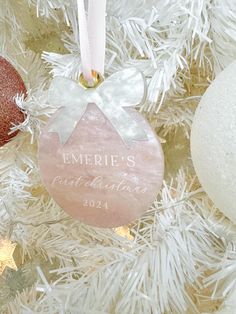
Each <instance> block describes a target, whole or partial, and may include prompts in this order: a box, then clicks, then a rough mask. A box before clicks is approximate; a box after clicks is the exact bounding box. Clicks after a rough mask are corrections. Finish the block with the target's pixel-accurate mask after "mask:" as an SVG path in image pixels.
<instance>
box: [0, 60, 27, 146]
mask: <svg viewBox="0 0 236 314" xmlns="http://www.w3.org/2000/svg"><path fill="white" fill-rule="evenodd" d="M26 92H27V90H26V87H25V84H24V82H23V80H22V78H21V76H20V75H19V73H18V72H17V71H16V70H15V68H14V67H13V66H12V65H11V64H10V63H9V62H8V61H7V60H6V59H4V58H3V57H1V56H0V146H3V145H4V144H6V143H7V142H9V140H10V139H11V138H13V137H14V136H16V134H17V133H18V132H14V133H11V134H9V132H10V131H11V127H12V126H13V125H17V124H20V123H22V122H23V121H24V119H25V116H24V113H23V112H22V111H21V110H20V109H19V108H18V107H17V105H16V102H15V97H16V95H17V94H18V95H21V94H24V95H26Z"/></svg>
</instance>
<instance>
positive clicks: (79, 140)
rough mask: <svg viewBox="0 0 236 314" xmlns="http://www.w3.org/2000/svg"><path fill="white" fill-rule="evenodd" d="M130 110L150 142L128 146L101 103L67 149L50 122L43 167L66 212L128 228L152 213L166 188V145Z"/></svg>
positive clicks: (91, 222)
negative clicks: (101, 107) (151, 207)
mask: <svg viewBox="0 0 236 314" xmlns="http://www.w3.org/2000/svg"><path fill="white" fill-rule="evenodd" d="M126 111H127V112H129V113H130V115H131V116H132V117H133V118H134V119H135V120H136V121H137V122H138V123H139V125H140V127H142V128H143V129H144V130H145V131H146V134H147V136H148V140H145V141H140V140H139V141H138V140H137V141H134V142H133V144H132V145H131V147H127V146H126V145H125V144H124V142H123V141H122V139H121V137H120V136H119V135H118V133H117V131H116V130H115V129H114V127H113V126H112V125H111V123H110V122H109V121H108V119H107V118H106V117H105V116H104V114H103V113H102V112H101V111H100V109H99V108H98V107H97V106H96V105H95V104H89V105H88V107H87V110H86V112H85V114H84V115H83V117H82V119H81V120H80V121H79V122H78V123H77V126H76V127H75V130H74V132H73V133H72V135H71V137H70V138H69V140H68V141H67V142H66V144H65V145H62V144H61V143H60V140H59V136H58V134H57V133H51V132H48V130H49V128H50V122H49V124H48V125H47V126H46V128H45V129H44V130H43V131H42V134H41V139H40V147H39V165H40V169H41V176H42V179H43V182H44V184H45V186H46V188H47V190H48V192H49V193H50V194H51V196H52V197H53V198H54V199H55V201H56V202H57V203H58V204H59V205H60V206H61V207H62V208H63V209H64V210H65V211H67V212H68V213H69V214H70V215H71V216H73V217H75V218H78V219H79V220H80V221H81V222H84V223H86V224H89V225H93V226H97V227H118V226H121V225H124V224H128V223H130V222H132V221H133V220H135V219H136V218H139V217H140V216H141V215H142V214H143V213H144V212H145V211H146V210H147V209H148V208H149V206H150V205H151V204H152V202H153V201H154V200H155V197H156V195H157V193H158V191H159V189H160V187H161V184H162V180H163V172H164V161H163V153H162V148H161V145H160V142H159V140H158V139H157V137H156V136H155V134H154V132H153V131H152V129H151V128H150V126H149V124H148V122H146V120H145V119H144V118H143V117H142V116H141V115H140V114H139V113H138V112H137V111H136V110H135V109H132V108H126ZM57 115H58V113H57V114H56V116H57ZM56 116H55V117H54V119H55V118H56Z"/></svg>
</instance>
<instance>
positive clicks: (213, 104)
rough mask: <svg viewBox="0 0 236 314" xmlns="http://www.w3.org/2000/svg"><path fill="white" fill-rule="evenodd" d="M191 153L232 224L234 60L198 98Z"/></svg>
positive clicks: (235, 204)
mask: <svg viewBox="0 0 236 314" xmlns="http://www.w3.org/2000/svg"><path fill="white" fill-rule="evenodd" d="M191 153H192V159H193V163H194V167H195V170H196V173H197V175H198V177H199V180H200V183H201V184H202V186H203V188H204V189H205V191H206V192H207V193H208V195H209V196H210V198H211V199H212V201H213V202H214V204H215V206H216V207H218V208H219V209H220V210H221V211H222V212H223V213H224V214H225V215H226V216H227V217H228V218H230V219H231V220H232V221H233V222H234V223H236V202H235V186H236V61H235V62H234V63H232V64H230V65H229V66H228V67H227V68H226V69H225V70H224V71H223V72H222V73H220V74H219V75H218V76H217V77H216V79H215V80H214V81H213V82H212V84H211V85H210V87H209V88H208V89H207V91H206V92H205V94H204V95H203V97H202V99H201V101H200V104H199V107H198V108H197V111H196V114H195V117H194V122H193V126H192V134H191Z"/></svg>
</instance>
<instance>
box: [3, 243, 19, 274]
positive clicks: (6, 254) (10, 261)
mask: <svg viewBox="0 0 236 314" xmlns="http://www.w3.org/2000/svg"><path fill="white" fill-rule="evenodd" d="M15 248H16V243H12V242H11V241H10V240H8V239H0V275H2V273H3V272H4V270H5V268H6V267H9V268H12V269H14V270H17V267H16V264H15V261H14V258H13V253H14V251H15Z"/></svg>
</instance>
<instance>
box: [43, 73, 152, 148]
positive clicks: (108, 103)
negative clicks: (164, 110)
mask: <svg viewBox="0 0 236 314" xmlns="http://www.w3.org/2000/svg"><path fill="white" fill-rule="evenodd" d="M146 89H147V88H146V84H145V79H144V76H143V75H142V73H141V72H139V71H138V70H137V69H135V68H128V69H125V70H123V71H120V72H117V73H115V74H113V75H111V76H110V77H109V78H108V79H106V80H105V81H104V82H103V83H102V84H101V85H99V86H98V87H97V88H94V89H84V88H83V87H82V86H80V85H79V84H78V83H76V82H75V81H73V80H70V79H68V78H64V77H59V76H58V77H55V78H54V79H53V80H52V83H51V86H50V88H49V92H48V101H49V103H51V104H54V105H55V106H59V107H60V108H62V109H61V110H60V112H59V114H58V115H57V116H56V118H54V120H53V121H52V122H51V126H50V128H49V132H56V133H58V135H59V138H60V142H61V144H62V145H64V144H65V143H66V142H67V141H68V139H69V138H70V136H71V134H72V133H73V131H74V129H75V127H76V125H77V123H78V122H79V121H80V119H81V118H82V116H83V114H84V113H85V111H86V109H87V105H88V104H89V103H95V104H96V105H97V106H98V107H99V109H100V110H101V111H102V112H103V114H104V115H105V116H106V117H107V119H108V120H109V121H110V122H111V124H112V125H113V127H114V128H115V129H116V131H117V132H118V134H119V135H120V137H121V138H122V139H123V141H124V142H125V144H126V145H128V146H130V145H131V143H132V141H133V140H146V139H147V135H146V133H145V131H144V130H142V128H140V125H138V123H137V122H136V121H135V120H134V118H133V117H132V116H131V115H130V114H129V113H128V112H127V111H126V110H125V109H124V108H125V107H135V106H137V105H139V104H142V103H143V102H144V101H145V99H146ZM71 99H73V102H72V101H71Z"/></svg>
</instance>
